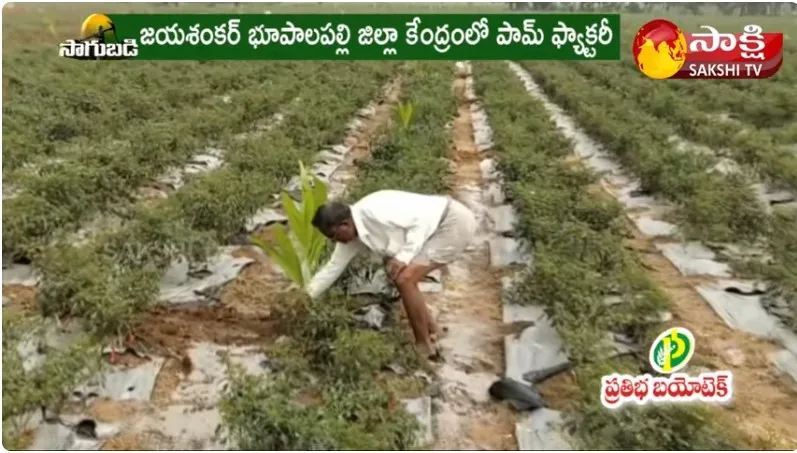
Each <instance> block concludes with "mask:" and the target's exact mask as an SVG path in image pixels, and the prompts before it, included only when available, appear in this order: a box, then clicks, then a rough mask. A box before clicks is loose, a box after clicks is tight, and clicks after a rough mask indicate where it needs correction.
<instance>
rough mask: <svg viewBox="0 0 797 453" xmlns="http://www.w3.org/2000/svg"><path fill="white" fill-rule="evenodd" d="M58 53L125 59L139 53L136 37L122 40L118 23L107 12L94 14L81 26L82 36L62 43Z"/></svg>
mask: <svg viewBox="0 0 797 453" xmlns="http://www.w3.org/2000/svg"><path fill="white" fill-rule="evenodd" d="M58 55H60V56H62V57H65V58H73V59H76V60H124V59H128V58H133V57H135V56H137V55H138V44H137V43H136V41H135V40H134V39H124V40H120V39H119V37H118V35H117V29H116V24H114V22H113V21H112V20H111V19H110V18H109V17H108V16H106V15H105V14H92V15H90V16H89V17H87V18H86V20H84V21H83V24H82V25H81V26H80V38H78V39H68V40H66V42H64V43H61V44H60V46H59V50H58Z"/></svg>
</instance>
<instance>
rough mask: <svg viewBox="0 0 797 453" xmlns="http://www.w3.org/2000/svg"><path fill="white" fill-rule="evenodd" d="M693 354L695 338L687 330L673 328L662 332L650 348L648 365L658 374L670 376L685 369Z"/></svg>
mask: <svg viewBox="0 0 797 453" xmlns="http://www.w3.org/2000/svg"><path fill="white" fill-rule="evenodd" d="M694 354H695V336H694V335H692V332H690V331H689V330H688V329H685V328H683V327H673V328H672V329H667V330H665V331H664V332H662V333H661V334H660V335H659V336H658V337H657V338H656V341H654V342H653V344H652V345H651V346H650V356H649V360H650V365H651V366H652V367H653V369H654V370H656V371H657V372H659V373H663V374H671V373H675V372H676V371H678V370H680V369H682V368H683V367H685V366H686V365H687V364H688V363H689V361H690V360H692V356H693V355H694Z"/></svg>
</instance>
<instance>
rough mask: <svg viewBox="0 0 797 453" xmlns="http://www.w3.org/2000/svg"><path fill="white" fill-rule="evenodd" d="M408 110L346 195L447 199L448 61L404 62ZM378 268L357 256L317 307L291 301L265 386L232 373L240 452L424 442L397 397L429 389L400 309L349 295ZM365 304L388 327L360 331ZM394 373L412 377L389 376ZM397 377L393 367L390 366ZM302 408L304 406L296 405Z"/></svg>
mask: <svg viewBox="0 0 797 453" xmlns="http://www.w3.org/2000/svg"><path fill="white" fill-rule="evenodd" d="M401 74H402V77H401V80H402V102H403V103H404V104H405V105H412V106H413V109H412V111H413V112H414V117H412V118H411V120H410V122H409V124H408V127H407V128H405V127H404V126H403V125H402V124H401V122H400V121H398V118H397V117H396V118H394V119H393V121H392V124H391V126H390V128H389V129H388V130H385V131H383V132H382V133H381V134H380V136H379V138H378V140H376V142H375V143H373V145H372V148H371V149H372V151H371V156H370V158H367V159H365V160H364V161H362V162H359V163H358V164H357V167H358V173H357V179H356V181H355V182H353V183H352V184H353V185H352V186H350V187H348V188H347V196H346V198H347V201H348V202H355V201H356V200H358V199H359V198H361V197H362V196H364V195H367V194H368V193H370V192H373V191H376V190H381V189H399V190H402V189H403V190H410V191H415V192H425V193H441V192H445V191H446V190H447V189H448V187H447V186H446V184H445V182H444V181H445V176H446V174H447V171H448V164H447V162H446V161H445V160H443V159H442V158H441V157H442V156H444V155H445V153H446V150H447V147H448V146H447V145H448V139H449V137H448V132H447V130H446V128H445V125H446V123H447V122H448V121H449V120H450V118H451V116H452V114H453V113H455V111H456V110H455V105H454V104H453V101H454V99H453V96H452V94H451V90H450V85H451V80H452V75H453V71H452V68H450V67H449V64H447V63H436V62H435V63H405V64H404V66H403V70H402V71H401ZM372 266H374V264H373V263H371V262H370V261H369V260H368V259H367V257H359V258H358V259H357V260H356V261H355V263H354V264H353V266H352V268H351V269H350V271H349V272H348V273H347V274H346V275H344V277H343V278H342V279H341V280H340V281H339V282H338V283H337V284H336V285H335V287H333V289H332V290H331V291H330V293H329V294H327V295H326V296H324V297H323V298H322V299H321V300H318V301H310V300H308V299H307V298H306V297H305V296H303V295H301V294H298V293H293V294H286V295H285V298H286V302H285V304H284V305H285V306H286V307H289V308H288V309H286V311H285V312H284V313H283V314H282V315H281V317H282V319H283V322H284V323H285V324H286V326H287V327H288V331H289V332H290V338H289V339H288V340H287V341H286V342H284V343H282V344H280V345H278V346H275V347H273V348H271V349H270V350H269V352H268V354H269V356H270V357H274V358H275V360H276V361H277V362H278V363H279V364H280V365H279V368H278V372H277V373H272V374H270V375H269V376H268V378H258V377H255V376H251V375H246V374H244V373H242V372H240V371H237V372H234V373H233V374H232V376H233V379H232V386H231V391H230V393H229V394H228V395H227V396H226V397H225V399H224V403H223V406H222V407H223V409H222V413H223V419H224V425H225V426H226V428H227V430H228V432H229V433H230V435H231V436H232V439H233V440H234V442H235V444H236V445H237V446H238V448H241V449H255V450H283V449H290V450H301V449H311V450H312V449H328V450H349V449H356V450H396V449H401V450H405V449H411V448H413V447H414V446H415V445H416V441H417V439H418V436H419V434H420V432H419V426H418V425H417V422H416V421H415V419H414V417H412V416H410V415H409V414H407V413H406V412H405V411H404V410H403V408H402V405H401V403H399V399H401V398H405V397H417V396H419V395H420V394H421V393H422V392H423V390H424V385H425V384H424V381H423V380H421V379H420V378H417V377H413V376H412V370H413V369H417V368H419V367H422V366H423V363H422V362H420V361H419V358H418V356H417V355H416V354H415V352H414V348H413V347H412V344H411V342H410V341H409V338H408V337H407V336H406V332H404V333H402V332H401V330H400V328H399V324H398V322H397V321H398V310H399V307H398V303H397V301H396V300H395V299H393V298H391V297H389V296H377V297H365V296H362V297H349V296H347V295H346V290H345V288H346V286H347V284H348V283H349V282H350V281H351V278H352V277H353V276H354V275H355V274H357V273H359V272H362V271H363V270H365V269H366V268H369V267H370V268H371V269H372V270H373V267H372ZM369 303H379V304H380V305H382V306H385V307H387V306H392V308H391V309H390V310H389V315H388V320H387V321H386V322H385V326H386V327H385V328H384V329H383V330H382V331H380V332H376V331H373V330H366V329H364V328H362V327H361V326H358V323H357V321H356V320H355V318H354V316H353V314H354V312H355V310H357V309H358V308H360V307H363V306H364V305H366V304H369ZM388 365H397V366H399V367H401V368H404V369H405V370H408V371H409V372H408V373H407V374H406V375H404V376H400V375H397V374H395V373H393V372H389V371H386V370H385V369H386V367H387V366H388ZM393 368H394V369H396V367H393ZM297 401H298V402H299V403H297Z"/></svg>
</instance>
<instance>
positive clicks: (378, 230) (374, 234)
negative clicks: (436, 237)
mask: <svg viewBox="0 0 797 453" xmlns="http://www.w3.org/2000/svg"><path fill="white" fill-rule="evenodd" d="M448 201H449V198H447V197H445V196H441V195H425V194H419V193H413V192H403V191H400V190H380V191H377V192H373V193H371V194H369V195H367V196H365V197H363V198H362V199H361V200H360V201H358V202H357V203H355V204H354V205H352V207H351V210H352V217H353V219H354V223H355V225H356V226H357V235H358V239H359V240H360V242H362V243H363V245H365V246H366V247H368V248H369V249H371V250H372V251H374V252H376V253H379V254H382V255H386V256H395V255H396V254H398V253H400V251H401V248H402V247H404V246H405V245H406V243H407V242H417V241H418V240H419V241H421V243H422V242H423V241H425V240H426V239H428V238H429V236H430V235H431V234H432V233H433V232H434V230H435V229H436V228H437V225H438V224H439V223H440V220H441V219H442V217H443V213H444V212H445V209H446V206H447V205H448ZM413 232H416V234H413Z"/></svg>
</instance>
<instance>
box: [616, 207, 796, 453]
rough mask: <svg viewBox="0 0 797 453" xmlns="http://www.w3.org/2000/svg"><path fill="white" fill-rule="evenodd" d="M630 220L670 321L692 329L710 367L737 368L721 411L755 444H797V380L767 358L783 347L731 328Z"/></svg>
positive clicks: (637, 248)
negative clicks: (784, 374) (781, 373)
mask: <svg viewBox="0 0 797 453" xmlns="http://www.w3.org/2000/svg"><path fill="white" fill-rule="evenodd" d="M628 223H629V228H630V229H631V231H632V232H633V234H634V238H633V239H630V240H629V241H628V243H629V245H630V247H631V248H632V249H633V250H635V253H636V254H637V255H638V256H639V258H640V260H641V262H642V263H643V266H644V267H645V268H646V269H648V275H650V277H651V278H652V279H653V281H654V282H655V283H656V284H657V285H658V287H659V288H661V289H662V290H663V291H664V293H665V294H666V295H667V297H668V299H669V300H670V302H671V306H670V308H671V310H672V313H673V321H672V322H671V323H670V325H668V326H667V327H676V326H680V327H686V328H687V329H689V330H690V331H692V333H693V334H694V335H695V340H697V344H698V345H699V346H698V349H697V352H696V357H697V358H698V359H699V360H702V361H704V362H706V363H707V364H710V365H709V368H713V369H718V370H729V371H731V372H732V373H733V384H734V388H733V391H734V397H733V398H734V402H733V404H731V405H730V406H729V407H728V408H727V409H726V410H719V411H718V412H720V413H721V414H722V415H723V416H726V417H728V420H727V422H730V424H731V425H733V426H736V427H737V428H738V429H740V430H742V432H744V433H745V434H747V435H748V436H750V437H751V438H752V439H753V440H754V441H755V442H761V443H763V444H765V445H759V446H753V447H755V448H766V449H794V448H797V433H795V427H797V386H795V385H794V383H793V382H790V380H789V379H790V378H788V377H780V376H777V375H776V374H774V373H773V370H772V368H771V365H770V361H769V358H768V356H769V355H770V354H772V353H773V352H775V351H776V350H778V349H780V348H778V347H776V346H775V345H774V344H772V343H771V342H769V341H766V340H762V339H760V338H757V337H756V336H754V335H751V334H747V333H745V332H741V331H737V330H733V329H731V328H729V327H728V326H727V325H726V324H725V323H724V322H723V321H722V320H721V319H720V318H719V317H718V316H717V315H716V313H715V312H714V311H713V310H712V309H711V307H710V306H709V304H708V303H707V302H706V301H705V300H704V299H703V298H702V296H701V295H700V294H699V293H698V292H697V290H696V289H695V287H694V281H695V279H689V278H687V277H684V276H683V275H681V273H680V272H679V271H678V269H676V268H675V266H673V264H672V263H671V262H670V261H669V260H668V259H667V258H666V257H665V256H664V255H662V253H661V252H659V251H658V250H657V249H656V247H655V246H654V244H655V243H656V241H655V240H654V239H652V238H650V237H646V236H644V235H643V234H642V233H641V232H639V230H638V229H636V228H635V227H634V226H633V224H632V223H631V222H628Z"/></svg>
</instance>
